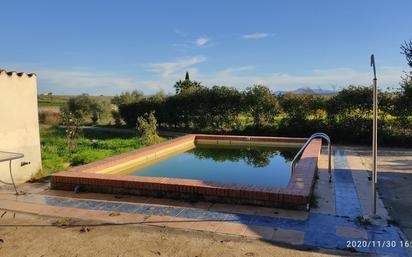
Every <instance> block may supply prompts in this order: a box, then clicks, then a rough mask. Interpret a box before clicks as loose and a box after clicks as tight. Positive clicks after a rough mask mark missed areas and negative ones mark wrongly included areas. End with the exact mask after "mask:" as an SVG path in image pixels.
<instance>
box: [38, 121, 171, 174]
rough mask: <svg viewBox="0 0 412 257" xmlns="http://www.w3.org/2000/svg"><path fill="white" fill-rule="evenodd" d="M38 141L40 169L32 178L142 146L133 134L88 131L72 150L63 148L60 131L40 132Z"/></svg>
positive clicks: (61, 131)
mask: <svg viewBox="0 0 412 257" xmlns="http://www.w3.org/2000/svg"><path fill="white" fill-rule="evenodd" d="M40 138H41V154H42V164H43V170H42V171H41V172H39V173H38V174H37V175H36V178H41V177H44V176H48V175H50V174H52V173H55V172H58V171H62V170H67V169H69V168H70V167H73V166H78V165H82V164H86V163H90V162H93V161H96V160H99V159H103V158H106V157H109V156H112V155H116V154H121V153H125V152H129V151H132V150H135V149H138V148H141V147H143V146H144V145H143V144H142V143H141V141H140V140H139V139H138V138H137V137H136V136H133V135H127V134H120V133H109V132H101V131H91V130H84V131H83V133H82V136H81V137H80V138H79V139H78V141H77V147H76V148H75V149H74V150H73V151H71V150H70V149H69V148H68V147H67V143H66V138H65V130H64V129H62V128H47V129H41V130H40ZM163 140H165V139H163ZM69 165H70V166H69Z"/></svg>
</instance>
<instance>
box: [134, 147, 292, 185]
mask: <svg viewBox="0 0 412 257" xmlns="http://www.w3.org/2000/svg"><path fill="white" fill-rule="evenodd" d="M297 150H298V149H296V148H272V147H239V146H236V147H233V146H221V145H196V148H194V149H192V150H189V151H186V152H183V153H179V154H176V155H173V156H170V157H168V158H166V159H163V160H159V161H157V162H155V163H153V164H150V165H149V166H144V167H136V168H135V169H134V170H130V171H129V172H130V173H131V174H130V175H134V176H149V177H169V178H183V179H197V180H202V181H205V182H217V183H224V184H251V185H257V186H271V187H285V186H287V184H288V182H289V179H290V175H291V174H290V161H291V160H292V158H293V156H294V155H295V154H296V152H297Z"/></svg>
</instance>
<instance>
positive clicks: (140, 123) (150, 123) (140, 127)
mask: <svg viewBox="0 0 412 257" xmlns="http://www.w3.org/2000/svg"><path fill="white" fill-rule="evenodd" d="M136 129H137V136H138V137H139V138H140V139H141V140H142V142H143V144H145V145H152V144H157V143H159V142H160V137H159V135H158V134H157V121H156V118H155V116H154V114H153V112H150V113H149V114H145V115H144V117H139V118H137V123H136Z"/></svg>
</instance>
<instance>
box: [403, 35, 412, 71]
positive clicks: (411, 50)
mask: <svg viewBox="0 0 412 257" xmlns="http://www.w3.org/2000/svg"><path fill="white" fill-rule="evenodd" d="M401 54H403V55H404V56H405V59H406V62H407V63H408V66H409V67H410V68H411V69H412V40H409V41H405V42H404V43H403V44H402V45H401Z"/></svg>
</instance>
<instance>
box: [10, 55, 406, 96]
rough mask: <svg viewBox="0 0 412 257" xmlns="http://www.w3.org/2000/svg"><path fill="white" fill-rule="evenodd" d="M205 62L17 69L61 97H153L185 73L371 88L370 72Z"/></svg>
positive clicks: (280, 84) (207, 80)
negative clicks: (132, 93) (133, 70)
mask: <svg viewBox="0 0 412 257" xmlns="http://www.w3.org/2000/svg"><path fill="white" fill-rule="evenodd" d="M204 61H206V57H203V56H192V57H185V58H181V59H179V60H176V61H174V62H165V63H156V64H152V65H151V66H150V71H152V72H154V75H153V74H152V76H150V74H148V75H149V76H145V78H144V79H143V78H138V77H134V76H131V75H123V74H118V73H107V72H98V71H97V72H94V71H84V70H62V69H60V70H58V69H46V68H43V69H33V68H19V69H17V70H28V71H33V72H36V74H37V77H38V85H39V92H54V93H60V94H80V93H83V92H86V93H90V94H96V95H97V94H105V95H115V94H119V93H120V92H121V91H124V90H134V89H137V90H141V91H143V92H144V93H146V94H153V93H156V92H158V91H160V90H163V91H165V92H166V93H171V92H174V90H173V84H174V83H175V81H177V80H179V79H183V78H184V74H185V72H186V71H188V72H189V74H190V77H191V79H194V80H197V81H200V82H202V84H203V85H206V86H212V85H227V86H234V87H237V88H239V89H244V88H246V87H248V86H251V85H253V84H263V85H266V86H268V87H269V88H271V89H272V90H274V91H277V90H293V89H297V88H301V87H311V88H316V89H318V88H322V89H339V88H342V87H346V86H348V85H350V84H354V85H370V84H371V82H372V73H371V71H370V70H361V71H360V70H354V69H351V68H335V69H315V70H310V71H306V72H304V73H303V72H302V73H300V74H292V73H273V72H272V73H270V72H269V73H265V74H259V73H258V69H257V68H255V67H253V66H234V67H228V68H225V69H221V70H218V71H216V72H212V73H202V72H201V71H199V70H198V68H197V67H195V65H196V64H198V63H202V62H204ZM378 68H379V73H378V86H379V87H380V88H381V89H386V87H388V86H391V87H396V86H398V85H399V82H400V81H401V76H402V75H403V69H404V68H403V67H378Z"/></svg>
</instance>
